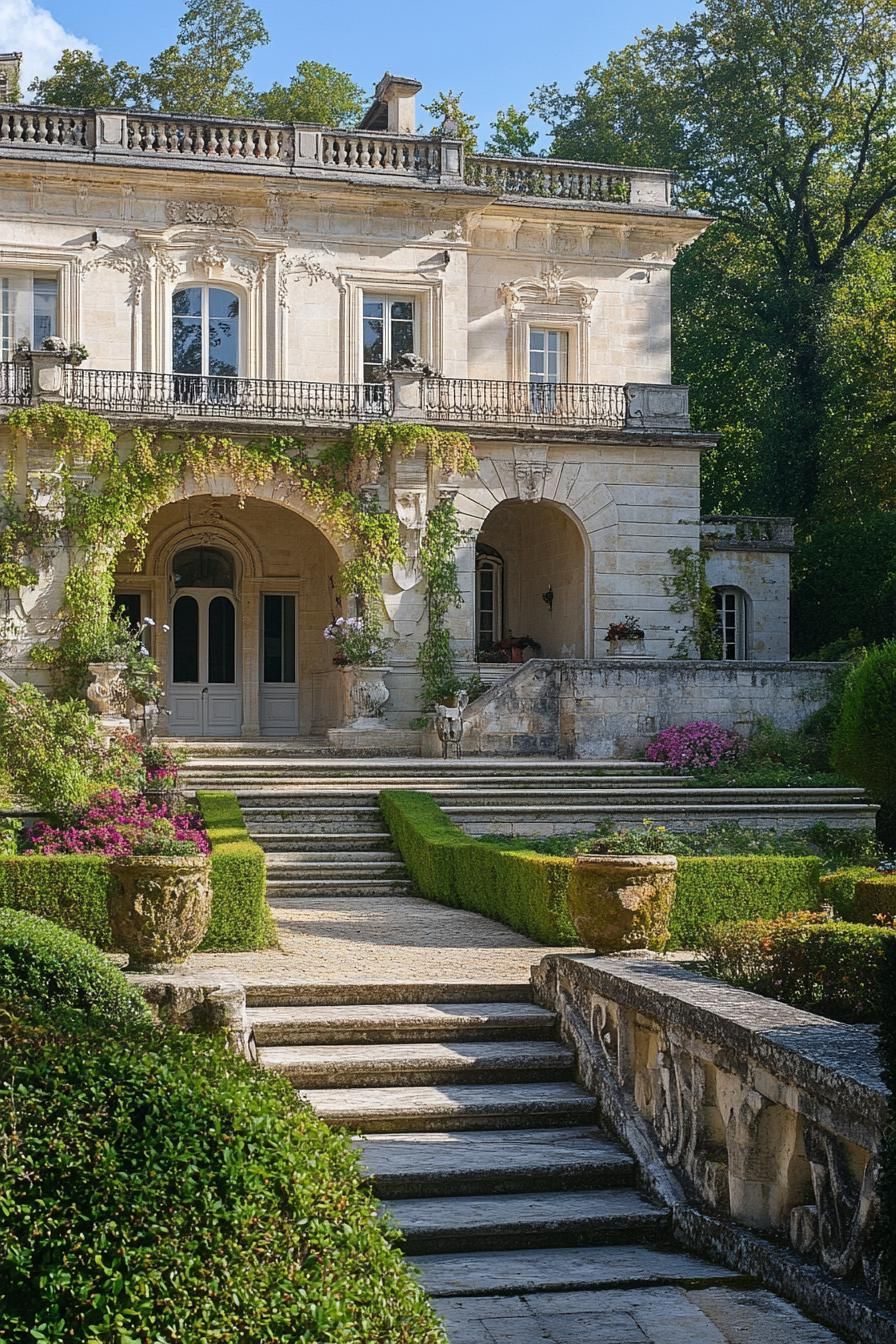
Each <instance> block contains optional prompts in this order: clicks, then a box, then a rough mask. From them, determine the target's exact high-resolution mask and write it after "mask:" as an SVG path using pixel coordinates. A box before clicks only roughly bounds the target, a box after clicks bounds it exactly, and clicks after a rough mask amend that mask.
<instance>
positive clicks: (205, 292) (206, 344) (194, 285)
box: [168, 279, 248, 379]
mask: <svg viewBox="0 0 896 1344" xmlns="http://www.w3.org/2000/svg"><path fill="white" fill-rule="evenodd" d="M188 289H198V290H199V291H200V294H201V299H200V312H199V314H198V316H196V317H194V316H193V315H192V314H190V315H189V316H188V319H187V320H189V321H198V323H199V331H200V342H201V344H200V359H199V362H200V372H199V373H184V372H182V371H181V370H179V369H176V368H175V367H174V333H175V330H176V324H177V322H178V320H179V319H180V318H182V317H184V316H187V315H184V314H178V313H175V311H174V300H175V298H176V297H177V295H178V294H182V293H183V292H184V291H185V290H188ZM212 290H217V291H218V292H219V293H221V294H228V295H230V297H231V298H234V299H236V301H237V304H238V312H237V316H236V373H210V372H209V352H210V347H211V342H210V340H209V324H210V322H212V321H216V322H217V321H220V320H222V319H220V318H211V317H210V316H209V295H210V294H211V291H212ZM168 316H169V322H170V334H169V340H168V358H169V365H170V369H171V372H172V374H173V375H174V376H175V377H176V378H222V379H223V378H242V377H244V376H245V375H244V373H243V369H244V368H245V363H246V360H245V353H244V351H245V347H244V336H243V332H244V318H245V317H247V316H248V314H247V312H246V302H245V295H244V294H243V293H242V292H241V291H240V290H239V289H238V288H237V287H235V286H234V285H228V284H224V283H220V282H215V283H213V282H212V281H210V280H207V279H182V280H179V281H178V283H177V284H176V285H175V286H174V288H173V289H172V290H171V293H170V296H169V300H168ZM231 320H233V319H231Z"/></svg>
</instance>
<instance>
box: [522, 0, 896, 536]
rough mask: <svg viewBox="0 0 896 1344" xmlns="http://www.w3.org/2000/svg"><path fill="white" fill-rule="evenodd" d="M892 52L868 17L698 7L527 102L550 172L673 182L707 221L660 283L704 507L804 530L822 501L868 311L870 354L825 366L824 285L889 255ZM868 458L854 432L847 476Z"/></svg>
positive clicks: (836, 284) (894, 44)
mask: <svg viewBox="0 0 896 1344" xmlns="http://www.w3.org/2000/svg"><path fill="white" fill-rule="evenodd" d="M894 53H896V25H894V22H893V16H892V11H891V9H890V7H888V6H885V5H881V6H870V7H869V6H868V5H867V4H865V3H864V2H863V0H834V2H833V3H827V0H804V2H803V3H800V4H793V3H790V0H706V3H705V4H703V5H701V6H700V7H699V8H698V9H697V11H696V12H695V14H694V15H693V17H692V18H691V19H690V20H688V21H687V22H685V23H678V24H675V25H673V26H671V27H669V28H654V29H651V30H648V31H647V32H645V33H643V34H642V35H641V36H640V37H639V38H638V39H637V40H636V41H635V42H633V43H631V44H630V45H629V46H627V47H625V48H624V49H623V50H622V51H619V52H616V53H614V54H612V55H611V56H610V57H608V58H607V60H606V62H604V63H603V64H601V65H597V66H594V67H593V68H592V69H590V70H588V71H587V72H586V73H585V76H584V78H583V80H582V81H581V82H580V84H579V85H578V87H577V88H576V89H575V90H574V92H573V93H572V94H569V95H564V94H562V93H561V92H560V91H559V90H558V89H557V88H556V87H553V88H548V89H544V90H541V91H540V92H539V94H537V95H536V99H535V103H536V110H537V111H538V112H539V113H540V114H541V116H542V117H543V118H545V119H546V120H547V121H548V122H549V124H551V125H552V127H553V133H554V138H553V145H552V149H551V152H552V153H553V154H554V155H557V156H559V157H561V158H577V157H585V158H589V159H592V160H596V161H597V162H603V163H620V162H621V163H643V164H646V165H648V166H655V167H671V168H673V169H675V170H676V172H677V174H678V182H679V186H678V191H679V199H680V201H681V203H682V204H684V205H687V206H692V207H696V208H699V209H705V210H706V211H707V212H708V213H709V214H711V215H713V216H715V217H716V218H718V219H719V220H720V223H719V225H718V226H716V228H714V229H712V230H710V231H709V233H708V234H707V235H706V236H705V237H704V238H702V239H701V240H700V241H699V242H697V243H696V244H694V246H693V247H692V248H691V249H689V251H688V252H687V253H686V254H685V255H684V256H683V257H682V258H681V259H680V260H679V262H678V263H677V265H676V267H675V272H674V273H673V307H674V309H675V311H676V313H677V315H678V316H677V318H676V324H675V333H674V335H675V339H674V348H675V350H676V367H675V370H674V376H675V378H676V380H677V381H681V382H687V383H690V385H691V389H692V404H693V405H694V410H695V422H696V423H697V424H698V426H699V427H700V428H702V429H710V430H719V431H721V433H722V443H721V446H720V449H719V450H718V451H717V452H710V453H709V454H708V455H707V468H708V470H707V475H706V481H705V487H704V507H706V506H709V508H711V509H720V510H721V511H725V512H733V511H742V512H753V513H794V512H795V513H796V514H797V515H798V516H800V517H806V516H808V515H810V514H811V513H812V512H813V510H815V509H816V507H817V504H818V502H819V498H820V495H821V494H826V493H827V492H826V491H825V490H824V488H823V484H822V480H821V478H822V475H823V463H824V460H825V455H826V452H827V449H828V447H829V446H832V445H833V443H834V441H835V438H836V430H835V427H834V426H833V424H832V416H831V415H830V414H829V410H828V408H829V406H830V404H831V402H832V401H834V400H836V401H838V402H843V400H844V399H843V397H842V395H841V393H840V389H842V388H843V387H844V385H845V386H846V387H847V389H848V388H849V386H850V385H854V386H856V388H857V392H858V395H859V396H861V390H860V389H861V381H862V380H861V378H860V376H859V373H858V372H857V369H856V366H857V365H858V364H859V363H860V361H861V360H862V359H863V358H867V359H868V360H869V362H871V363H873V362H874V361H875V359H876V358H877V357H878V351H877V349H876V344H875V340H874V335H873V334H872V323H873V321H874V315H873V313H871V312H869V314H868V319H867V321H866V329H867V332H868V333H869V336H870V339H866V338H865V334H864V333H863V334H862V339H861V341H860V345H861V350H860V352H858V353H857V355H856V357H855V358H854V359H853V360H851V361H850V363H848V364H847V366H846V367H838V361H837V360H836V359H834V360H831V359H829V358H828V351H829V349H830V348H831V346H832V345H833V344H834V343H840V340H841V337H840V335H839V334H838V333H837V331H836V328H835V329H834V331H833V332H832V330H831V325H830V320H829V315H830V312H831V307H832V305H836V306H837V307H838V309H839V310H840V311H841V312H842V313H843V314H844V315H848V314H849V313H850V312H851V310H852V308H853V307H854V306H855V305H854V300H853V299H852V297H851V296H850V295H849V293H848V291H845V290H844V288H843V285H842V282H841V281H840V277H841V275H842V274H843V272H844V268H847V269H848V267H849V264H850V261H851V258H852V256H853V254H854V252H855V250H856V249H857V248H858V247H860V246H862V245H863V243H865V242H866V241H869V240H872V239H873V240H874V241H875V245H876V247H877V250H878V252H879V254H880V255H884V254H885V252H886V251H887V250H889V251H891V248H890V247H889V244H888V243H884V242H883V235H884V234H885V232H886V230H887V229H888V228H889V227H890V225H891V209H892V201H893V197H894V190H896V146H894V143H893V140H892V136H891V135H890V127H891V126H892V123H893V118H894V111H896V107H894V104H896V61H894V59H893V57H894ZM878 233H879V234H880V235H881V240H880V242H879V243H878V242H877V238H876V235H877V234H878ZM884 264H886V263H884ZM886 284H887V285H889V284H890V280H889V278H887V280H886ZM883 293H884V302H886V289H885V290H884V291H883ZM887 317H889V314H887ZM847 320H848V319H847ZM888 342H889V335H886V336H885V337H884V349H886V348H887V346H888ZM887 369H888V362H887V360H886V358H885V357H884V358H880V359H879V371H878V372H876V373H872V374H871V377H872V378H874V379H875V380H876V382H877V383H878V384H882V383H883V382H884V381H887V380H888V379H887ZM848 403H849V396H847V397H846V406H847V409H846V413H847V414H848V409H849V408H848ZM835 409H836V408H835ZM874 411H875V406H872V408H871V414H872V415H873V414H874ZM836 414H837V418H838V419H840V420H841V421H842V419H843V416H842V415H841V413H840V412H839V411H836ZM831 430H833V432H831ZM891 433H892V430H891V429H890V428H889V427H882V428H881V429H880V430H879V431H878V436H879V437H880V438H886V436H887V435H888V434H891ZM866 442H867V440H866V438H865V437H864V436H862V434H861V425H860V426H859V427H858V429H857V431H856V432H855V433H854V434H853V435H851V436H849V437H847V438H846V439H845V452H846V454H847V455H848V456H849V458H850V461H851V462H852V463H855V466H856V468H857V478H858V479H860V478H861V476H862V475H863V465H862V463H861V461H860V458H861V456H862V455H863V453H864V450H865V444H866ZM840 471H841V475H842V476H843V477H844V478H845V477H846V476H848V475H849V469H848V468H847V470H846V472H843V471H842V464H841V469H840ZM845 507H846V508H849V507H850V504H849V503H846V505H845Z"/></svg>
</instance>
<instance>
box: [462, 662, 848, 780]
mask: <svg viewBox="0 0 896 1344" xmlns="http://www.w3.org/2000/svg"><path fill="white" fill-rule="evenodd" d="M841 666H842V664H840V663H757V662H747V663H733V662H713V663H710V662H697V661H691V660H688V659H653V658H601V659H594V660H587V659H569V660H552V659H547V658H535V659H532V661H531V662H528V663H524V664H523V665H522V666H521V667H520V669H519V671H518V672H516V673H515V674H514V675H513V676H511V677H508V678H507V680H506V681H503V682H502V683H500V684H499V685H497V686H494V687H493V688H492V689H491V690H490V691H488V692H487V693H486V694H485V695H483V696H481V697H480V699H478V700H476V701H474V703H473V704H472V705H471V706H470V708H469V709H468V710H467V713H466V716H465V724H466V728H465V735H464V749H465V751H466V752H468V753H469V754H474V753H476V752H481V753H483V754H484V755H502V756H503V755H507V756H510V755H515V754H521V755H536V754H539V753H541V754H547V755H559V756H565V757H576V756H578V757H603V758H608V757H620V758H624V757H631V756H635V755H639V754H640V753H641V752H643V750H644V747H645V746H646V744H647V742H648V741H649V740H650V738H651V737H653V736H654V734H655V733H657V732H659V731H660V730H661V729H662V728H668V727H669V726H670V725H672V724H680V723H690V722H692V721H693V720H695V719H711V720H712V721H713V722H714V723H720V724H722V725H723V726H724V727H726V728H736V729H739V730H740V731H741V732H747V731H748V730H749V728H750V725H751V724H752V723H754V722H755V720H756V719H757V718H767V719H771V720H772V722H773V723H775V724H776V725H777V726H778V727H779V728H785V729H788V730H792V729H794V728H798V727H799V725H800V724H801V723H802V722H803V721H804V720H805V719H806V718H808V717H809V715H810V714H812V713H813V712H814V711H815V710H816V709H818V708H819V706H820V705H822V704H824V702H825V700H826V699H827V696H828V686H829V683H830V679H831V676H832V675H833V673H834V672H836V671H837V670H838V669H839V668H840V667H841Z"/></svg>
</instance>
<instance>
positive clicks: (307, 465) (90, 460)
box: [0, 404, 477, 693]
mask: <svg viewBox="0 0 896 1344" xmlns="http://www.w3.org/2000/svg"><path fill="white" fill-rule="evenodd" d="M9 424H10V426H11V428H12V429H13V431H14V433H15V434H16V435H20V436H22V437H24V438H26V439H31V438H33V437H35V436H40V437H41V438H43V439H46V440H48V441H49V442H50V443H52V444H53V445H54V448H55V450H56V455H57V459H58V460H57V469H56V471H55V472H54V473H53V489H54V493H55V495H56V496H57V497H56V498H54V500H53V504H52V507H51V508H50V509H49V510H47V511H46V512H45V514H44V519H45V521H47V522H48V519H49V517H50V516H53V517H55V518H56V519H57V521H56V522H55V523H54V524H52V525H50V524H49V523H48V526H50V527H51V531H52V532H53V533H58V532H60V531H62V530H66V531H68V532H69V533H70V535H71V537H72V538H73V539H74V540H75V541H76V542H77V543H78V544H79V546H80V548H81V551H82V553H83V555H82V559H81V560H80V561H79V563H78V564H77V566H73V567H72V569H71V570H70V572H69V574H68V576H67V578H66V580H65V585H64V607H63V613H62V618H61V626H60V630H59V638H58V642H57V644H56V645H55V646H53V647H52V648H50V647H47V648H44V649H42V650H39V651H37V657H38V659H39V661H42V662H44V663H47V664H50V665H52V666H53V667H54V668H55V669H56V671H57V674H58V677H59V680H60V685H61V688H62V689H63V690H65V691H68V692H70V693H77V692H78V691H79V690H80V688H81V686H82V685H83V679H84V672H85V668H86V664H87V663H88V662H89V661H91V660H92V657H93V656H94V650H95V649H97V648H99V647H102V645H103V643H104V641H105V636H106V634H107V626H108V622H109V619H110V612H111V608H112V598H113V591H114V576H115V564H116V560H117V557H118V556H119V554H120V553H121V551H122V550H123V549H124V547H125V545H126V544H128V545H130V547H131V548H132V550H133V552H134V553H135V555H137V556H139V555H140V554H142V551H143V549H144V548H145V546H146V541H147V527H148V523H149V520H150V518H151V516H152V515H153V513H155V511H156V510H157V509H159V508H160V507H161V506H162V505H163V504H165V503H167V502H168V501H169V500H170V499H171V498H172V497H173V495H174V494H175V492H176V490H177V489H178V487H179V486H180V485H181V484H182V483H183V481H184V479H185V478H186V477H187V476H188V475H191V476H192V477H193V478H194V480H196V481H197V482H203V481H206V480H208V479H209V478H210V477H211V476H213V475H220V474H222V473H225V474H227V475H229V476H230V477H231V478H232V480H233V482H234V485H235V488H236V491H237V494H238V495H240V496H245V495H249V494H250V493H251V492H252V491H253V489H255V488H257V487H258V486H260V485H264V484H266V483H268V482H269V481H271V480H272V479H273V477H274V476H275V474H277V475H279V476H281V477H283V478H285V479H286V480H287V481H288V482H289V484H290V486H291V487H292V488H293V489H294V490H295V491H296V492H297V493H299V494H301V495H302V496H303V498H304V499H305V500H306V501H307V502H308V503H309V504H310V505H311V506H312V507H313V508H314V509H315V510H316V511H317V512H318V514H319V516H320V520H321V522H322V523H323V524H324V525H325V526H326V528H327V529H328V530H329V532H330V534H331V535H334V536H337V537H340V538H343V539H345V540H346V541H348V542H350V543H352V547H353V550H354V556H353V558H352V559H350V560H349V561H347V562H346V563H345V564H344V565H343V567H342V570H341V573H340V583H341V585H342V587H343V590H344V591H345V592H346V593H348V594H351V595H352V596H354V597H355V598H356V599H357V601H358V605H359V609H360V611H361V613H362V615H363V617H364V619H365V621H366V622H367V623H368V624H369V625H370V627H371V628H374V627H376V628H378V627H379V625H380V620H381V617H380V610H379V608H380V604H379V582H380V577H381V575H382V574H383V573H384V572H385V571H386V570H387V569H388V567H389V566H390V565H392V564H394V563H396V562H401V561H403V560H404V558H405V557H404V554H403V551H402V547H401V542H400V532H399V523H398V519H397V518H396V517H395V516H394V515H393V514H391V513H384V512H381V511H379V509H378V508H377V507H376V506H375V505H372V504H369V503H365V502H364V501H363V500H362V499H359V497H358V495H357V493H356V491H357V490H358V489H359V487H360V486H361V485H364V484H367V485H369V484H371V483H372V482H373V481H375V480H376V478H377V477H378V476H379V474H380V472H381V470H382V468H383V465H384V464H385V462H386V460H387V458H388V456H389V453H390V452H393V451H396V452H398V453H400V454H409V453H411V452H413V451H414V448H415V446H416V445H417V444H421V443H422V444H424V445H425V448H426V452H427V457H428V460H429V461H430V462H431V463H432V464H433V465H437V466H439V467H441V468H443V469H444V470H448V471H467V472H468V471H475V470H476V466H477V463H476V458H475V456H474V454H473V451H472V448H471V446H470V441H469V439H468V438H467V436H466V435H463V434H458V433H456V432H443V431H440V430H437V429H433V428H432V427H428V426H420V425H413V424H392V423H383V424H379V423H375V424H370V425H358V426H355V427H354V428H353V430H352V431H351V432H350V434H349V435H348V436H347V437H346V438H345V439H343V440H341V441H339V442H338V443H336V444H333V445H330V446H328V447H327V448H325V449H324V450H323V451H322V452H321V453H320V454H319V456H318V457H317V458H315V459H311V458H310V457H309V455H308V453H307V450H306V448H305V445H304V444H303V443H302V441H301V440H299V439H296V438H292V437H289V436H282V435H281V436H273V437H271V438H270V439H268V440H266V441H264V442H254V443H241V442H238V441H237V440H235V439H231V438H227V437H225V436H221V435H209V434H203V435H193V436H189V437H184V436H178V435H174V434H170V433H163V434H157V433H156V432H155V431H152V430H146V429H132V430H131V431H130V444H129V445H128V444H127V443H122V442H121V441H120V439H119V436H118V434H117V432H116V430H115V429H114V428H113V426H112V425H111V424H110V423H109V422H108V421H107V420H104V419H103V418H102V417H100V416H97V415H93V414H91V413H90V412H87V411H80V410H74V409H72V408H70V407H65V406H58V405H55V404H48V405H43V406H38V407H29V408H26V409H23V410H19V411H15V412H13V414H12V415H10V417H9ZM2 500H3V501H7V503H3V502H2V501H0V507H3V508H4V509H6V508H7V507H9V509H10V510H12V507H13V505H14V496H13V493H12V481H11V479H10V475H9V473H7V477H6V478H5V485H4V494H3V496H2ZM10 516H11V517H13V514H12V512H10ZM24 527H25V524H24V522H23V523H22V524H21V525H20V526H19V527H18V528H17V529H15V528H14V529H13V532H12V538H11V540H10V542H9V545H10V547H11V548H14V549H11V552H10V557H9V559H10V562H12V561H15V565H16V567H15V568H10V569H9V570H8V571H6V570H2V571H0V574H2V575H3V576H4V577H6V578H9V579H11V580H13V582H11V583H9V584H8V585H7V584H5V583H3V579H2V578H0V586H9V587H13V586H29V585H32V584H34V583H35V582H36V581H37V574H36V572H35V571H34V569H33V567H31V566H29V565H26V564H25V563H24V561H25V560H26V559H27V557H28V555H29V554H30V552H31V551H33V549H34V545H33V543H34V537H33V535H31V534H27V535H26V532H25V530H24ZM5 560H6V556H5V554H4V552H3V551H2V550H0V563H3V562H4V561H5ZM455 582H456V581H455Z"/></svg>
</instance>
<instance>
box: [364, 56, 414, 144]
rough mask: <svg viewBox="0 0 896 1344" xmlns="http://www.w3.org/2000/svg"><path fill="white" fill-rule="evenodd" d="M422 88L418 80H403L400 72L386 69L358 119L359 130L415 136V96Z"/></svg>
mask: <svg viewBox="0 0 896 1344" xmlns="http://www.w3.org/2000/svg"><path fill="white" fill-rule="evenodd" d="M422 88H423V85H422V84H421V83H420V81H419V80H417V79H402V78H401V76H400V75H390V74H389V73H388V72H387V73H386V74H385V75H383V77H382V79H381V80H380V82H379V84H377V86H376V91H375V93H374V95H373V102H372V104H371V105H370V107H369V108H368V109H367V111H366V112H365V114H364V118H363V120H362V122H361V130H363V131H390V132H391V133H392V134H393V135H415V134H416V132H417V104H416V98H417V94H418V93H419V92H420V90H421V89H422Z"/></svg>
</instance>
